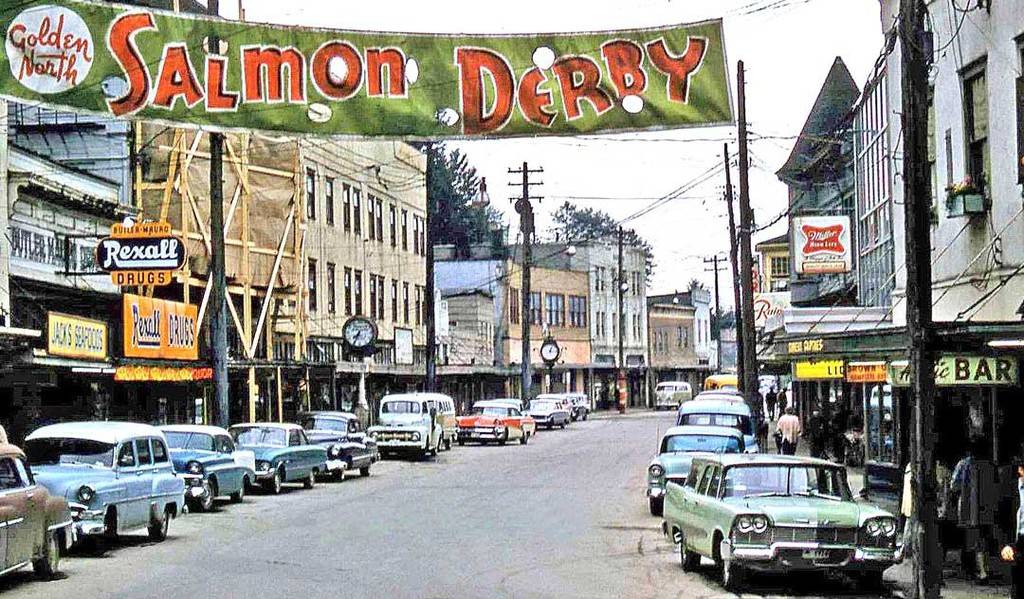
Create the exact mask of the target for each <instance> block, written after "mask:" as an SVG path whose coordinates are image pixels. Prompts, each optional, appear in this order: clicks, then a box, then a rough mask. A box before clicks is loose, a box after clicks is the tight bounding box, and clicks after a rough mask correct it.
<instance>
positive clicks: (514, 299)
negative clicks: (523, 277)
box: [508, 287, 520, 324]
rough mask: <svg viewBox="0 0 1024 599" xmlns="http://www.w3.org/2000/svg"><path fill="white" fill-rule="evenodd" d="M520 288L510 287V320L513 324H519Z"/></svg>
mask: <svg viewBox="0 0 1024 599" xmlns="http://www.w3.org/2000/svg"><path fill="white" fill-rule="evenodd" d="M519 299H520V298H519V290H518V289H516V288H515V287H510V288H509V290H508V320H509V322H511V323H512V324H519Z"/></svg>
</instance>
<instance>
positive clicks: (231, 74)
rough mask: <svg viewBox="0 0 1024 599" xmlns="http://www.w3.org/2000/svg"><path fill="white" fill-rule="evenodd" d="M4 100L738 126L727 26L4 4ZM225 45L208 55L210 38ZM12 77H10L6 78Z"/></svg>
mask: <svg viewBox="0 0 1024 599" xmlns="http://www.w3.org/2000/svg"><path fill="white" fill-rule="evenodd" d="M0 17H2V20H0V22H3V23H6V24H7V25H6V26H5V36H6V37H5V43H4V49H5V52H4V54H3V56H2V58H0V60H3V61H4V62H5V63H6V64H4V65H0V77H2V79H0V95H3V96H5V97H8V98H12V99H16V100H19V101H28V102H34V103H39V104H44V105H47V106H51V107H57V108H63V109H69V110H75V111H89V112H94V113H102V114H107V115H113V116H118V117H125V118H137V119H147V120H158V121H165V122H169V123H173V124H176V125H183V126H190V127H207V128H218V129H247V130H249V129H258V130H267V131H281V132H291V133H302V134H318V135H342V136H353V137H392V138H403V139H416V138H423V139H441V138H450V137H511V136H535V135H572V134H580V133H596V132H610V131H644V130H652V129H669V128H680V127H692V126H710V125H724V124H728V123H730V122H732V121H733V113H732V102H731V97H730V93H729V80H728V77H727V71H726V59H725V48H724V46H723V40H722V23H721V21H708V22H703V23H696V24H689V25H679V26H672V27H664V28H655V29H639V30H626V31H609V32H599V33H573V34H564V33H555V34H540V35H500V36H483V35H434V34H430V35H425V34H404V33H403V34H399V33H372V32H354V31H337V30H327V29H310V28H298V27H282V26H274V25H265V24H253V23H244V22H230V21H223V20H219V19H211V18H208V17H202V16H193V15H185V14H177V13H170V12H165V11H158V10H151V9H146V8H140V7H134V6H125V5H117V4H107V3H96V2H85V1H79V0H43V1H38V2H31V1H30V2H24V1H20V0H0ZM211 37H216V38H219V39H220V44H219V47H217V48H214V50H215V52H214V53H208V51H207V50H208V47H209V46H210V43H209V39H210V38H211ZM8 73H9V74H10V75H9V76H8Z"/></svg>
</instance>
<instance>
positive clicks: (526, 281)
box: [508, 161, 544, 402]
mask: <svg viewBox="0 0 1024 599" xmlns="http://www.w3.org/2000/svg"><path fill="white" fill-rule="evenodd" d="M543 172H544V169H543V168H538V169H532V170H531V169H530V165H529V164H528V163H526V162H525V161H524V162H523V167H522V168H518V169H511V168H510V169H508V173H509V174H510V175H521V176H522V180H521V181H520V182H518V183H515V182H510V183H509V186H510V187H516V186H521V187H522V195H521V196H520V197H518V198H512V201H514V202H515V207H516V212H518V213H519V229H520V231H522V233H523V277H522V279H523V289H522V294H523V295H522V302H521V306H522V309H521V310H520V316H521V317H522V329H521V335H522V338H523V342H522V349H523V353H522V357H521V358H520V360H521V364H520V365H519V387H520V392H521V394H522V397H521V399H522V400H523V401H524V402H527V401H530V387H531V386H532V385H533V370H532V368H531V364H530V360H531V357H530V317H531V314H532V312H533V310H531V309H530V308H531V305H530V297H531V295H532V294H531V290H530V268H531V265H532V263H533V204H531V203H530V202H531V200H538V201H539V200H542V199H543V198H540V197H533V198H531V197H530V186H531V185H543V183H542V182H539V181H537V182H531V181H530V175H536V174H540V173H543ZM539 307H540V306H538V308H539ZM538 324H540V323H538Z"/></svg>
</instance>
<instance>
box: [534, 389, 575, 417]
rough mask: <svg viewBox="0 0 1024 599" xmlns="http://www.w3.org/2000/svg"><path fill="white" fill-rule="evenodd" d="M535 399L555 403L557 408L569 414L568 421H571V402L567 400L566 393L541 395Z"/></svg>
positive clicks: (567, 395)
mask: <svg viewBox="0 0 1024 599" xmlns="http://www.w3.org/2000/svg"><path fill="white" fill-rule="evenodd" d="M535 399H544V400H547V401H553V402H555V403H557V404H558V405H559V407H561V408H562V409H563V410H565V411H566V412H569V417H570V418H569V419H570V421H571V420H572V400H571V399H569V394H568V393H541V394H539V395H538V396H537V397H536V398H535Z"/></svg>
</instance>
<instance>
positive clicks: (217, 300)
mask: <svg viewBox="0 0 1024 599" xmlns="http://www.w3.org/2000/svg"><path fill="white" fill-rule="evenodd" d="M207 9H208V12H209V13H210V15H211V16H213V17H216V16H218V15H219V14H220V0H209V2H208V4H207ZM208 43H209V48H207V52H209V53H210V54H220V38H218V37H217V36H216V35H211V36H210V37H209V38H208ZM224 259H225V257H224V134H222V133H210V275H209V279H208V280H207V282H206V284H207V285H212V286H213V288H212V289H211V290H210V350H211V353H212V354H213V364H212V366H213V389H214V398H215V402H214V403H215V405H216V409H215V410H214V422H215V423H216V424H217V426H220V427H223V428H227V427H228V425H230V424H231V417H230V414H229V410H230V405H229V403H228V312H227V281H226V276H225V265H224Z"/></svg>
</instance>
